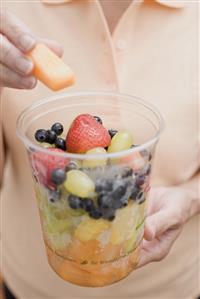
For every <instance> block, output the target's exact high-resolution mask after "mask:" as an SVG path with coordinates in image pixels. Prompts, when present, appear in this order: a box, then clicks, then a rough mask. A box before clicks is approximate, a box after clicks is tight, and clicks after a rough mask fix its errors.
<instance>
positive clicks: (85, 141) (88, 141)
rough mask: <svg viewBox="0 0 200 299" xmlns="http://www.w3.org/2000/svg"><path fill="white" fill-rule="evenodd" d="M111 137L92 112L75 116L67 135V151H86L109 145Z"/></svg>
mask: <svg viewBox="0 0 200 299" xmlns="http://www.w3.org/2000/svg"><path fill="white" fill-rule="evenodd" d="M110 142H111V137H110V135H109V133H108V131H107V130H106V128H104V126H103V125H102V124H101V123H99V122H97V120H96V119H95V118H94V117H93V116H92V115H90V114H81V115H79V116H77V117H76V118H75V120H74V121H73V123H72V124H71V127H70V129H69V131H68V134H67V137H66V147H67V151H68V152H71V153H85V152H86V151H88V150H90V149H92V148H95V147H107V146H109V144H110Z"/></svg>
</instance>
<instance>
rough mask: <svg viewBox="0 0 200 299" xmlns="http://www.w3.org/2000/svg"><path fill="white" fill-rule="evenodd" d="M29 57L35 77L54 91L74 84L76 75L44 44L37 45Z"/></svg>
mask: <svg viewBox="0 0 200 299" xmlns="http://www.w3.org/2000/svg"><path fill="white" fill-rule="evenodd" d="M28 57H29V58H30V59H31V60H32V61H33V64H34V69H33V75H34V76H35V77H36V78H37V79H38V80H40V81H41V82H42V83H44V84H45V85H46V86H48V87H49V88H51V89H52V90H54V91H56V90H60V89H62V88H65V87H68V86H70V85H72V84H73V83H74V74H73V72H72V70H71V69H70V68H69V66H67V65H66V64H65V63H64V62H63V61H62V60H61V59H60V58H59V57H58V56H57V55H56V54H55V53H54V52H52V51H51V50H50V49H49V48H48V47H47V46H45V45H44V44H37V45H36V46H35V48H34V49H33V50H32V51H31V52H30V53H29V54H28Z"/></svg>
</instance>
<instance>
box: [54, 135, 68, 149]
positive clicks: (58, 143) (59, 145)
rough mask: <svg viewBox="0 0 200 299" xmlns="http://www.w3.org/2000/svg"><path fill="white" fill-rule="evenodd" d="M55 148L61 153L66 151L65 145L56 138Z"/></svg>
mask: <svg viewBox="0 0 200 299" xmlns="http://www.w3.org/2000/svg"><path fill="white" fill-rule="evenodd" d="M55 146H56V147H57V148H60V149H61V150H63V151H66V144H65V140H64V139H63V138H60V137H57V138H56V140H55Z"/></svg>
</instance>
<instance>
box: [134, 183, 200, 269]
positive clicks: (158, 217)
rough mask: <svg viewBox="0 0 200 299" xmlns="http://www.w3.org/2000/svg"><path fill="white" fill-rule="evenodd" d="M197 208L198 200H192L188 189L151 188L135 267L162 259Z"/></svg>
mask: <svg viewBox="0 0 200 299" xmlns="http://www.w3.org/2000/svg"><path fill="white" fill-rule="evenodd" d="M197 210H198V202H197V200H193V197H192V196H191V193H190V192H189V191H188V190H187V189H184V188H181V187H180V188H179V187H172V188H169V187H168V188H155V189H152V191H151V193H150V198H149V207H148V216H147V219H146V224H145V232H144V240H143V245H142V252H141V258H140V261H139V264H138V268H139V267H142V266H144V265H146V264H148V263H150V262H154V261H160V260H162V259H163V258H164V257H165V256H166V255H167V254H168V253H169V251H170V249H171V247H172V245H173V243H174V241H175V240H176V238H177V237H178V236H179V234H180V232H181V229H182V227H183V225H184V223H185V222H186V221H187V220H188V219H189V218H190V217H192V216H193V215H194V214H195V213H197Z"/></svg>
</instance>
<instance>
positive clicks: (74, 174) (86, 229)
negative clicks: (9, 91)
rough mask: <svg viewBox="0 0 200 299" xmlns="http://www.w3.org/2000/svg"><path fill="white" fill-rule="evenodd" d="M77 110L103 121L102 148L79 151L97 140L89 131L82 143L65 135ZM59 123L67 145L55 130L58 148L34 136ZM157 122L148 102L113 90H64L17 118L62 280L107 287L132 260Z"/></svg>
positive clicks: (137, 246) (143, 210)
mask: <svg viewBox="0 0 200 299" xmlns="http://www.w3.org/2000/svg"><path fill="white" fill-rule="evenodd" d="M80 114H84V115H85V114H86V115H88V114H89V115H90V117H89V119H91V122H92V123H93V121H94V122H101V120H102V121H103V126H104V129H102V127H101V126H102V125H101V124H98V125H97V127H98V128H100V127H101V128H100V129H101V130H102V132H104V133H105V136H104V139H102V140H104V141H105V147H106V148H104V147H100V146H98V147H94V148H91V149H90V150H89V151H86V153H85V152H84V153H82V152H81V148H83V147H84V146H86V147H87V146H88V143H89V142H90V143H92V142H94V144H95V142H96V141H95V138H96V137H95V135H93V138H92V139H91V140H90V138H91V134H90V135H88V138H85V139H82V140H81V142H80V140H79V139H78V138H77V139H76V138H75V137H76V136H75V135H73V134H72V135H70V137H69V131H68V130H69V128H70V125H71V123H72V122H73V120H74V119H75V118H77V116H78V115H80ZM92 116H99V117H100V118H101V119H98V118H93V117H92ZM81 121H82V123H81ZM81 121H80V119H79V124H80V125H82V126H83V123H84V121H85V120H83V119H82V120H81ZM57 122H59V123H61V124H63V126H64V132H61V131H62V129H61V131H60V132H59V133H58V135H59V134H62V135H61V137H63V138H66V135H68V143H67V148H65V143H62V141H61V138H60V137H58V138H57V139H59V140H58V141H59V142H58V141H56V142H55V140H54V141H53V139H54V137H55V136H54V137H53V135H54V134H52V136H50V137H48V138H49V143H52V144H55V143H56V145H57V147H60V149H55V148H54V146H53V145H50V144H47V148H46V146H45V147H44V143H41V145H40V144H38V143H37V142H35V140H34V135H35V132H36V131H37V130H38V129H39V128H42V129H45V130H48V129H49V128H51V127H52V124H54V123H57ZM94 127H96V125H95V124H94ZM105 128H106V129H105ZM57 129H58V130H59V128H58V127H57ZM57 129H55V131H56V130H57ZM73 129H74V128H73ZM76 129H77V127H76ZM93 129H94V128H93ZM111 129H112V130H111ZM162 129H163V120H162V117H161V115H160V114H159V112H158V111H157V110H156V109H155V108H154V107H152V106H151V105H149V104H147V103H146V102H144V101H142V100H140V99H138V98H135V97H132V96H127V95H122V94H117V93H104V92H91V93H76V94H62V95H58V96H55V97H53V98H50V99H45V100H42V101H40V102H38V103H35V104H34V105H32V106H31V107H30V108H28V109H26V110H25V111H24V112H23V113H22V114H21V116H20V117H19V119H18V134H19V137H20V138H21V139H22V141H23V142H24V144H25V146H26V148H27V151H28V155H29V159H30V164H31V167H32V173H33V178H34V180H33V181H34V187H35V192H36V198H37V203H38V207H39V212H40V216H41V217H40V218H41V225H42V230H43V236H44V242H45V247H46V252H47V256H48V260H49V264H50V265H51V267H52V268H53V270H54V271H55V272H56V273H57V274H58V275H59V276H60V277H62V278H63V279H64V280H66V281H70V282H72V283H74V284H78V285H82V286H92V287H99V286H105V285H108V284H112V283H114V282H116V281H119V280H121V279H123V278H124V277H126V276H127V275H128V274H129V273H130V272H131V271H132V270H133V269H134V268H135V267H136V265H137V263H138V260H139V258H140V245H141V242H142V239H143V232H144V223H145V215H146V209H147V204H148V192H149V190H150V174H151V163H152V158H153V155H154V150H155V146H156V143H157V141H158V139H159V137H160V134H161V131H162ZM108 130H109V131H108ZM93 132H94V130H93ZM95 132H96V131H95ZM40 137H41V136H39V138H40ZM73 137H74V138H73ZM45 138H46V137H45ZM55 138H56V137H55ZM100 140H101V138H100V137H99V142H100V143H101V141H100ZM108 140H109V144H107V143H108ZM97 143H98V142H97ZM107 146H108V147H107ZM49 147H51V148H49ZM69 149H70V152H68V151H69ZM72 149H76V151H75V152H76V153H74V152H72Z"/></svg>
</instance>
